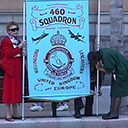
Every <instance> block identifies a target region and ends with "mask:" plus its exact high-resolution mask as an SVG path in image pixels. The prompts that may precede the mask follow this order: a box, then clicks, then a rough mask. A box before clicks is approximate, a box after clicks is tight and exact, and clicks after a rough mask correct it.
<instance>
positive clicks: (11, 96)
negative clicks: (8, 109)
mask: <svg viewBox="0 0 128 128" xmlns="http://www.w3.org/2000/svg"><path fill="white" fill-rule="evenodd" d="M19 53H20V54H21V53H22V50H21V49H20V48H18V47H17V48H14V47H13V43H12V42H11V41H10V39H9V37H5V38H4V39H3V40H2V42H1V61H2V62H1V63H2V68H3V70H4V71H5V73H4V82H3V103H21V101H22V58H21V57H14V56H16V55H17V54H19Z"/></svg>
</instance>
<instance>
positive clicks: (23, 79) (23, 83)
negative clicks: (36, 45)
mask: <svg viewBox="0 0 128 128" xmlns="http://www.w3.org/2000/svg"><path fill="white" fill-rule="evenodd" d="M25 8H26V7H25V0H24V1H23V41H25ZM23 50H25V48H23ZM22 77H23V78H22V120H24V88H25V87H24V86H25V56H23V76H22Z"/></svg>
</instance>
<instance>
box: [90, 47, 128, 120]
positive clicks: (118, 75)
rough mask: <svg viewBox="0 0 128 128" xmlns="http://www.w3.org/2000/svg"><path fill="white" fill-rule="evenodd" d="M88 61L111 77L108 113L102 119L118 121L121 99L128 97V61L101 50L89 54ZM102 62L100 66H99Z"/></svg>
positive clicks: (110, 50) (109, 50)
mask: <svg viewBox="0 0 128 128" xmlns="http://www.w3.org/2000/svg"><path fill="white" fill-rule="evenodd" d="M88 59H89V61H90V63H91V64H94V65H96V68H97V69H98V70H100V71H103V72H106V73H108V74H110V75H111V94H110V96H111V106H110V112H109V113H108V114H106V115H103V117H102V118H103V119H118V118H119V107H120V104H121V98H122V97H124V96H128V60H127V59H126V58H125V57H124V56H123V55H122V54H121V53H119V52H117V51H115V50H112V49H109V48H103V49H100V50H99V51H96V52H90V53H89V54H88ZM101 62H102V65H101V64H99V63H101Z"/></svg>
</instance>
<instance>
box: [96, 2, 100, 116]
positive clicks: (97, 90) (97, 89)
mask: <svg viewBox="0 0 128 128" xmlns="http://www.w3.org/2000/svg"><path fill="white" fill-rule="evenodd" d="M97 31H98V35H97V51H98V50H99V49H100V0H98V30H97ZM96 115H97V116H98V115H99V70H97V88H96Z"/></svg>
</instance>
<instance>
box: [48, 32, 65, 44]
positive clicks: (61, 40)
mask: <svg viewBox="0 0 128 128" xmlns="http://www.w3.org/2000/svg"><path fill="white" fill-rule="evenodd" d="M50 42H51V44H52V46H56V45H62V46H65V43H66V42H67V39H66V38H65V36H63V35H62V34H60V32H59V31H57V34H55V35H53V36H52V37H51V39H50Z"/></svg>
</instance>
